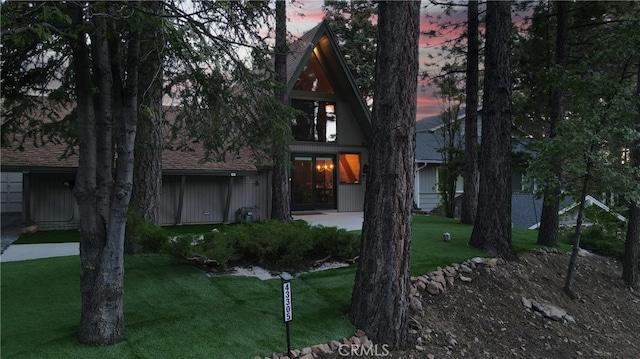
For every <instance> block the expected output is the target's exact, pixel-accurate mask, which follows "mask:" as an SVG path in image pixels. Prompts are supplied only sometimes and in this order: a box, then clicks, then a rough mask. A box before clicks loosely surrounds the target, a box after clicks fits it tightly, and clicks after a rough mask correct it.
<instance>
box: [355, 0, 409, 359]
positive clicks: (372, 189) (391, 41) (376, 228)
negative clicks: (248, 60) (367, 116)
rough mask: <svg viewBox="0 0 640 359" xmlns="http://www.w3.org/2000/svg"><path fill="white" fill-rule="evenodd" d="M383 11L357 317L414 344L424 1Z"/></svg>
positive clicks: (391, 338)
mask: <svg viewBox="0 0 640 359" xmlns="http://www.w3.org/2000/svg"><path fill="white" fill-rule="evenodd" d="M378 6H379V8H378V11H379V12H378V14H379V16H378V35H379V36H378V39H379V40H378V49H377V59H376V91H375V96H374V103H373V120H372V122H373V142H372V148H371V154H370V159H369V163H370V172H369V178H368V183H367V190H366V199H365V208H364V225H363V230H362V242H361V248H360V262H359V264H358V270H357V272H356V279H355V284H354V288H353V296H352V299H351V308H350V311H349V318H350V320H351V321H352V323H353V324H354V325H355V326H356V327H357V328H360V329H362V330H364V331H365V332H366V333H367V335H368V336H369V337H370V338H371V339H372V340H373V341H374V342H377V343H385V344H388V345H389V346H390V348H392V349H396V348H402V347H404V346H406V345H407V344H408V342H407V340H408V330H409V328H408V322H407V318H408V311H409V295H410V292H409V288H410V273H409V267H410V248H411V223H412V220H411V209H412V204H413V158H414V153H415V118H416V104H417V102H416V101H417V78H418V35H419V32H420V26H419V25H420V15H419V14H420V2H419V1H411V2H409V1H407V2H402V3H392V2H381V3H380V4H379V5H378Z"/></svg>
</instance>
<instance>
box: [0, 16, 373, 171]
mask: <svg viewBox="0 0 640 359" xmlns="http://www.w3.org/2000/svg"><path fill="white" fill-rule="evenodd" d="M314 47H318V48H319V51H321V52H322V54H323V56H325V57H326V60H327V62H326V65H327V67H328V68H327V71H328V72H329V73H330V74H331V75H332V76H331V80H332V82H334V85H335V87H336V90H338V91H340V95H341V96H342V97H343V98H344V100H345V101H346V102H347V103H348V104H349V105H350V106H351V109H352V111H353V113H354V116H355V117H356V120H357V122H358V125H359V126H360V128H361V129H362V131H363V133H364V134H365V137H366V138H370V135H371V114H370V112H369V109H368V107H367V105H366V103H365V101H364V98H363V96H362V94H361V93H360V90H359V89H358V86H357V84H356V81H355V79H354V78H353V75H352V74H351V72H350V70H349V68H348V67H347V65H346V62H345V60H344V57H343V56H342V54H341V52H340V48H339V46H338V44H337V41H336V39H335V37H334V36H333V34H332V32H331V30H330V29H329V26H328V24H327V23H326V21H322V22H320V23H319V24H318V25H316V26H315V27H314V28H312V29H311V30H309V31H308V32H306V33H305V34H304V35H302V36H301V37H300V38H299V40H298V41H296V42H294V43H293V44H291V45H290V48H289V53H288V55H287V81H288V85H287V88H288V91H289V92H290V91H291V90H292V89H293V87H294V85H295V82H296V80H297V78H298V76H299V75H300V73H301V72H302V71H303V70H304V68H305V66H306V64H307V61H308V59H309V57H310V56H311V53H312V52H313V49H314ZM189 146H190V147H191V148H192V149H193V151H173V150H165V151H164V152H163V156H162V161H163V164H162V168H163V171H164V172H182V171H193V172H194V173H197V172H201V173H204V174H206V173H213V174H215V173H216V172H226V173H228V172H234V171H235V172H256V171H257V165H256V161H255V157H254V156H253V155H252V154H251V151H250V150H249V149H244V150H241V151H240V152H239V153H238V154H237V155H231V154H229V155H228V156H227V158H225V161H206V162H203V161H202V159H203V158H204V157H205V151H204V149H203V147H202V146H201V145H199V144H197V143H192V144H190V145H189ZM65 148H66V146H65V145H56V144H51V143H49V144H46V145H44V146H39V147H36V146H34V145H33V144H25V145H24V151H17V150H16V149H15V148H2V149H1V150H0V165H1V166H2V170H3V171H9V170H14V171H21V170H40V171H45V170H65V169H66V170H73V169H75V168H76V167H77V164H78V157H77V156H75V155H73V156H69V157H68V158H62V154H63V153H64V150H65Z"/></svg>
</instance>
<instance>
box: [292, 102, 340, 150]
mask: <svg viewBox="0 0 640 359" xmlns="http://www.w3.org/2000/svg"><path fill="white" fill-rule="evenodd" d="M291 107H293V108H295V109H296V110H299V111H301V113H300V114H299V115H298V116H297V117H296V118H295V119H294V120H293V121H292V122H291V132H292V134H293V138H294V139H295V140H296V141H312V142H336V139H337V127H336V123H337V121H336V113H335V107H336V104H335V103H334V102H326V101H313V100H295V99H294V100H291Z"/></svg>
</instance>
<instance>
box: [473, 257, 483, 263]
mask: <svg viewBox="0 0 640 359" xmlns="http://www.w3.org/2000/svg"><path fill="white" fill-rule="evenodd" d="M470 261H471V263H474V264H484V258H480V257H474V258H471V259H470Z"/></svg>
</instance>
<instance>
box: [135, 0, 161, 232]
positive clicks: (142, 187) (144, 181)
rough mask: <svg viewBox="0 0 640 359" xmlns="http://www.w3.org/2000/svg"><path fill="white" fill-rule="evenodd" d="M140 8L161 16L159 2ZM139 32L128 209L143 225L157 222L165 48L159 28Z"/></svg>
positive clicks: (146, 3)
mask: <svg viewBox="0 0 640 359" xmlns="http://www.w3.org/2000/svg"><path fill="white" fill-rule="evenodd" d="M141 5H142V6H143V7H145V8H147V9H148V11H150V12H153V13H154V14H161V13H162V6H163V3H162V2H161V1H144V2H142V3H141ZM150 24H153V25H154V26H153V27H151V26H149V28H147V29H145V31H143V32H142V34H143V38H142V39H141V43H140V45H141V49H140V53H141V56H142V58H141V61H142V62H143V63H144V66H142V67H141V68H140V85H139V90H138V97H139V104H140V106H139V110H138V131H137V134H136V156H135V166H134V168H135V173H134V183H133V184H134V185H133V195H132V198H131V207H132V209H133V210H134V211H136V212H137V213H138V214H140V215H141V216H142V218H144V219H145V220H146V221H148V222H152V223H157V222H158V208H159V205H160V188H161V186H162V149H163V147H164V141H163V138H162V75H163V70H162V65H163V61H162V53H161V50H160V49H161V48H162V46H163V45H164V44H163V39H162V33H161V30H160V28H159V27H158V24H156V23H150Z"/></svg>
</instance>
